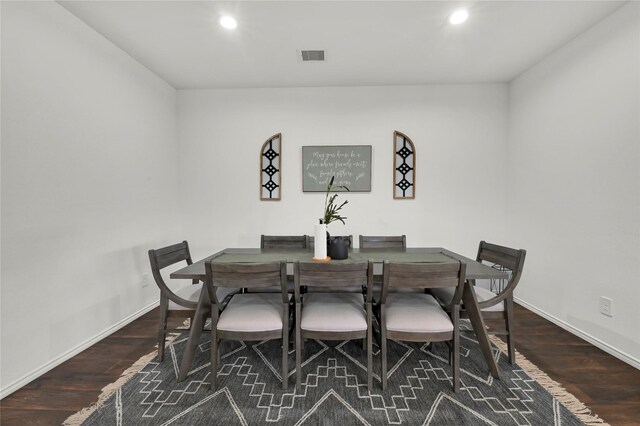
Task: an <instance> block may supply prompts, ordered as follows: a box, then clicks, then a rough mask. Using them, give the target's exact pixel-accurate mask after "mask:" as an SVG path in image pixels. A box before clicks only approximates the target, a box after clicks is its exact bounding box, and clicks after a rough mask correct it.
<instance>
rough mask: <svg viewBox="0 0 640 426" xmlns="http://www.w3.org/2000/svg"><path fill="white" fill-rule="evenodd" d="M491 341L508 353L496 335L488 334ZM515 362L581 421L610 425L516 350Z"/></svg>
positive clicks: (599, 425) (589, 423)
mask: <svg viewBox="0 0 640 426" xmlns="http://www.w3.org/2000/svg"><path fill="white" fill-rule="evenodd" d="M489 338H490V339H491V342H492V343H493V344H494V345H496V346H497V347H498V349H500V351H502V352H503V353H505V354H506V353H508V351H509V349H508V347H507V344H506V343H505V342H503V341H502V340H501V339H499V338H498V337H496V336H489ZM516 364H518V366H519V367H520V368H522V370H523V371H524V372H525V373H527V375H528V376H529V377H531V378H532V379H533V380H535V381H536V382H538V383H540V385H541V386H542V387H543V388H545V389H546V390H547V392H549V393H550V394H551V395H552V396H553V397H554V398H555V399H557V400H558V401H559V402H560V403H561V404H562V405H564V406H565V407H566V408H567V410H569V411H570V412H571V413H572V414H574V415H575V416H576V417H577V418H578V419H579V420H580V421H581V422H583V423H584V424H586V425H588V426H591V425H597V426H610V425H609V424H608V423H607V422H605V421H604V420H603V419H601V418H600V417H598V415H596V414H592V413H591V409H590V408H589V407H587V406H586V405H585V404H584V403H583V402H582V401H580V400H579V399H578V398H576V396H575V395H573V394H572V393H571V392H569V391H567V390H566V389H565V388H564V387H563V386H562V385H561V384H560V383H558V382H556V381H555V380H553V379H552V378H551V377H549V376H548V375H547V373H545V372H544V371H542V370H540V368H538V366H536V365H535V364H534V363H532V362H531V361H529V360H528V359H527V358H526V357H525V356H524V355H522V354H521V353H520V352H518V351H517V350H516Z"/></svg>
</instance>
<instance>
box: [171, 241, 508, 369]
mask: <svg viewBox="0 0 640 426" xmlns="http://www.w3.org/2000/svg"><path fill="white" fill-rule="evenodd" d="M313 254H314V253H313V250H312V249H281V248H270V249H260V248H225V249H224V250H220V251H218V252H216V253H214V254H212V255H211V256H208V257H205V258H204V259H201V260H199V261H197V262H194V263H192V264H191V265H188V266H186V267H184V268H182V269H179V270H176V271H174V272H172V273H171V274H170V277H171V278H174V279H190V280H199V281H196V282H197V283H198V284H194V285H204V284H203V283H204V281H205V279H206V273H205V263H206V262H208V261H210V260H213V262H222V263H263V262H273V261H286V262H287V274H288V275H293V263H294V262H296V261H300V262H307V261H308V262H312V261H313ZM363 260H372V261H373V263H374V270H373V272H374V277H376V278H377V280H376V281H377V282H378V283H380V282H381V280H380V278H381V276H382V266H383V263H384V261H385V260H386V261H389V262H401V263H423V262H428V263H432V262H451V261H463V262H465V264H466V275H465V283H464V291H463V293H462V301H463V304H464V307H465V310H466V312H467V315H468V317H469V320H470V322H471V326H472V327H473V330H474V332H475V334H476V337H477V339H478V343H479V346H480V349H481V351H482V355H483V357H484V359H485V361H486V363H487V366H488V368H489V371H490V373H491V375H492V376H493V377H494V378H497V379H499V378H500V373H499V371H498V366H497V364H496V360H495V358H494V356H493V353H492V350H491V344H490V342H489V336H488V334H487V329H486V326H485V323H484V319H483V318H482V314H481V312H480V309H479V308H478V300H477V297H476V294H475V291H473V288H472V281H474V280H478V279H491V280H493V279H497V280H502V279H507V278H508V277H509V275H508V272H506V271H502V270H499V269H495V268H492V267H491V266H488V265H485V264H482V263H480V262H477V261H475V260H473V259H470V258H467V257H465V256H462V255H460V254H458V253H455V252H453V251H451V250H448V249H445V248H442V247H410V248H393V249H391V248H366V249H365V248H353V249H350V251H349V256H348V258H347V259H344V260H331V262H358V261H363ZM374 282H375V281H374ZM210 303H211V302H210V300H209V297H208V293H207V291H206V290H205V289H204V288H203V291H201V292H200V298H199V300H198V307H197V309H196V313H195V315H194V317H193V320H192V323H191V327H190V331H189V339H188V341H187V346H186V348H185V352H184V355H183V358H182V362H181V364H180V370H179V372H178V381H183V380H184V379H185V378H186V377H187V375H188V374H189V370H190V369H191V364H192V362H193V358H194V356H195V353H196V348H197V346H198V344H199V342H200V337H201V335H202V331H203V326H204V323H205V321H206V315H207V313H208V312H210V309H211V305H210Z"/></svg>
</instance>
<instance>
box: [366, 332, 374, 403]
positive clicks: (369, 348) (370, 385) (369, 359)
mask: <svg viewBox="0 0 640 426" xmlns="http://www.w3.org/2000/svg"><path fill="white" fill-rule="evenodd" d="M367 387H368V388H369V392H371V391H372V390H373V338H372V336H371V327H369V330H367Z"/></svg>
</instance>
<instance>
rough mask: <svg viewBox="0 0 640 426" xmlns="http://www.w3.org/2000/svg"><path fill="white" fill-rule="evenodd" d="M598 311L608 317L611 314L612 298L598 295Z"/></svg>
mask: <svg viewBox="0 0 640 426" xmlns="http://www.w3.org/2000/svg"><path fill="white" fill-rule="evenodd" d="M600 313H601V314H602V315H606V316H608V317H612V316H613V300H611V299H609V298H608V297H600Z"/></svg>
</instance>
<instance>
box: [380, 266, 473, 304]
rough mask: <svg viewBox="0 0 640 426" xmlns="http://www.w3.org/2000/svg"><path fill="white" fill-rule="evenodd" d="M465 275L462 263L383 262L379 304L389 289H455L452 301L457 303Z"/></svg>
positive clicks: (384, 298)
mask: <svg viewBox="0 0 640 426" xmlns="http://www.w3.org/2000/svg"><path fill="white" fill-rule="evenodd" d="M465 273H466V265H465V263H464V262H460V261H456V262H445V263H398V262H389V261H385V262H384V266H383V271H382V293H381V297H380V301H381V303H385V302H386V298H387V294H388V292H389V289H390V288H394V290H395V289H397V290H400V289H402V288H413V289H415V288H424V289H428V288H438V287H457V290H456V294H455V296H454V300H456V303H459V301H460V298H461V297H462V286H463V285H464V278H465Z"/></svg>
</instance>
